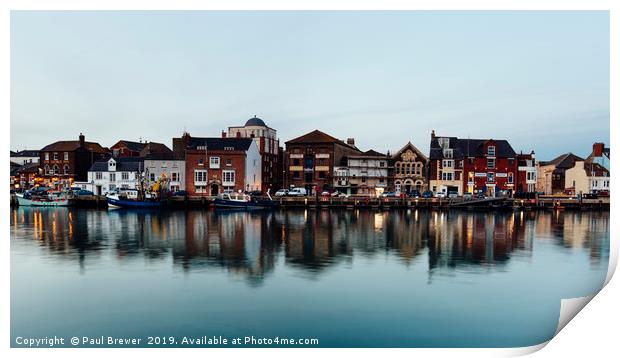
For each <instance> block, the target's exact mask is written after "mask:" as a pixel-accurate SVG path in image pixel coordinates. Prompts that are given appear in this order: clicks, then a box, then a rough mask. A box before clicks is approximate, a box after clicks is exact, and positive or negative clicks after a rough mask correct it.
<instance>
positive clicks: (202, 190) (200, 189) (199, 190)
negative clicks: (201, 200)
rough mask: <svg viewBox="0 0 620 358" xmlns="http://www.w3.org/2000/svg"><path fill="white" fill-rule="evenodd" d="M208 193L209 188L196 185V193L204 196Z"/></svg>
mask: <svg viewBox="0 0 620 358" xmlns="http://www.w3.org/2000/svg"><path fill="white" fill-rule="evenodd" d="M206 192H207V187H206V186H205V185H196V193H198V194H203V193H206Z"/></svg>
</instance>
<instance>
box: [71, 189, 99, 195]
mask: <svg viewBox="0 0 620 358" xmlns="http://www.w3.org/2000/svg"><path fill="white" fill-rule="evenodd" d="M75 195H77V196H92V195H95V193H93V192H92V191H90V190H85V189H80V190H78V191H76V192H75Z"/></svg>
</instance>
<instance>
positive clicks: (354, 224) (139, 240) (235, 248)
mask: <svg viewBox="0 0 620 358" xmlns="http://www.w3.org/2000/svg"><path fill="white" fill-rule="evenodd" d="M11 227H12V235H11V236H12V238H13V239H17V240H33V241H36V242H37V243H38V244H39V245H40V246H41V247H42V248H44V249H46V250H49V252H50V253H52V254H54V255H55V256H58V257H62V258H66V259H68V260H72V261H75V262H77V263H78V264H79V265H80V267H81V269H82V270H88V269H89V265H96V264H97V263H96V261H97V260H98V259H101V256H102V252H104V251H106V250H109V251H111V252H112V253H113V256H114V257H116V259H117V260H121V261H122V260H128V259H135V258H140V257H143V258H146V259H147V260H158V261H165V260H167V259H168V258H169V257H170V255H171V257H172V262H173V265H174V266H175V267H179V268H181V269H182V270H183V271H185V272H190V271H192V270H208V269H212V268H213V269H217V268H220V269H225V270H227V272H229V273H231V274H234V275H239V276H241V277H244V278H246V279H247V281H248V282H249V283H250V284H252V285H257V284H261V282H262V281H263V280H264V279H265V277H267V276H268V275H269V273H271V272H273V271H274V270H275V269H276V263H277V261H278V257H280V256H283V257H284V264H285V265H288V266H290V267H295V268H297V269H298V270H299V271H300V272H301V274H302V275H303V276H305V277H307V278H311V279H312V278H315V277H318V276H319V275H321V273H322V272H325V271H326V270H329V269H330V267H334V266H336V265H338V264H341V263H343V264H345V265H349V264H350V263H351V262H352V261H353V260H354V259H356V257H359V258H364V257H373V256H377V255H386V254H387V255H392V254H393V255H395V256H396V257H397V258H398V260H399V261H400V262H401V263H402V264H403V265H405V266H409V265H411V263H412V262H413V261H414V260H420V259H421V260H423V257H427V258H428V275H429V280H431V281H432V277H433V275H434V274H435V273H437V272H439V273H441V272H450V271H451V270H457V269H459V268H463V269H468V270H482V271H485V270H489V269H490V270H493V269H501V268H502V266H504V265H506V264H507V263H508V262H509V261H510V260H511V257H513V256H514V255H518V256H525V257H527V256H530V255H532V252H533V242H534V240H543V241H550V242H552V243H553V244H554V245H558V246H560V247H563V248H566V249H580V250H582V249H587V250H589V255H590V263H591V265H596V266H599V265H606V264H607V252H608V250H609V240H608V235H609V233H608V231H609V213H608V212H591V213H582V212H576V213H572V212H566V213H565V212H515V213H499V212H496V213H469V212H432V211H418V210H413V211H393V212H374V211H357V210H356V211H351V210H347V211H345V210H336V211H328V210H318V211H307V210H300V211H291V210H288V211H275V212H255V213H254V212H235V211H230V212H218V211H171V212H167V211H162V212H156V211H125V210H115V211H109V212H105V211H85V210H72V209H67V208H41V209H37V208H19V209H13V210H12V215H11ZM603 258H604V260H603Z"/></svg>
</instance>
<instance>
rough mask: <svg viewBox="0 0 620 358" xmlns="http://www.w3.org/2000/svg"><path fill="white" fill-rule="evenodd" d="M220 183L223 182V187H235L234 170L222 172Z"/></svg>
mask: <svg viewBox="0 0 620 358" xmlns="http://www.w3.org/2000/svg"><path fill="white" fill-rule="evenodd" d="M222 181H223V182H224V185H225V186H234V185H235V171H234V170H223V171H222Z"/></svg>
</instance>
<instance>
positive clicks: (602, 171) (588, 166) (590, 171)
mask: <svg viewBox="0 0 620 358" xmlns="http://www.w3.org/2000/svg"><path fill="white" fill-rule="evenodd" d="M583 169H584V170H585V171H586V175H587V176H589V177H591V176H595V177H602V176H609V170H607V168H605V167H604V166H602V165H600V164H598V163H593V162H591V161H585V162H584V163H583Z"/></svg>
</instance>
